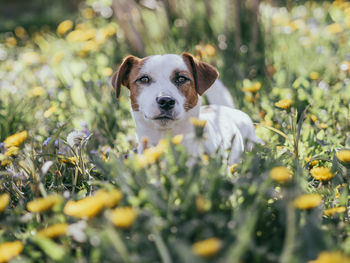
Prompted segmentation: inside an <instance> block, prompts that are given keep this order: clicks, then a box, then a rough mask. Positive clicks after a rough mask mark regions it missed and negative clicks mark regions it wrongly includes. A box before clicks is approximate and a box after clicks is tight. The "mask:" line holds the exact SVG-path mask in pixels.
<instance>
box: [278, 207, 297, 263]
mask: <svg viewBox="0 0 350 263" xmlns="http://www.w3.org/2000/svg"><path fill="white" fill-rule="evenodd" d="M286 210H287V222H286V224H287V230H286V238H285V240H284V245H283V250H282V253H281V257H280V260H279V262H281V263H288V262H291V259H292V255H293V250H294V242H295V233H296V226H295V220H296V213H295V208H294V206H293V203H292V202H289V203H288V205H287V209H286Z"/></svg>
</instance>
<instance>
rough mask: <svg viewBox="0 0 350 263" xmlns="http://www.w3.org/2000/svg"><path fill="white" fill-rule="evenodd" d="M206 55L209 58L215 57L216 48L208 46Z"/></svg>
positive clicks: (205, 47)
mask: <svg viewBox="0 0 350 263" xmlns="http://www.w3.org/2000/svg"><path fill="white" fill-rule="evenodd" d="M204 50H205V53H206V54H207V55H208V57H212V56H215V54H216V48H215V46H214V45H210V44H206V45H205V46H204Z"/></svg>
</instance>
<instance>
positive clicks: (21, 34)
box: [15, 26, 26, 38]
mask: <svg viewBox="0 0 350 263" xmlns="http://www.w3.org/2000/svg"><path fill="white" fill-rule="evenodd" d="M15 34H16V36H17V37H19V38H22V37H24V35H25V34H26V30H25V29H24V28H23V27H22V26H18V27H16V28H15Z"/></svg>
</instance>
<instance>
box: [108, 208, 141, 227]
mask: <svg viewBox="0 0 350 263" xmlns="http://www.w3.org/2000/svg"><path fill="white" fill-rule="evenodd" d="M136 216H137V213H136V211H135V209H133V208H132V207H130V206H125V207H118V208H115V209H114V210H113V211H112V213H111V215H110V218H109V220H110V221H111V222H112V223H113V224H114V225H115V226H117V227H121V228H129V227H130V226H131V225H132V224H133V223H134V221H135V219H136Z"/></svg>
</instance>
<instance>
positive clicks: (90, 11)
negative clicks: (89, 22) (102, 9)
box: [82, 7, 94, 19]
mask: <svg viewBox="0 0 350 263" xmlns="http://www.w3.org/2000/svg"><path fill="white" fill-rule="evenodd" d="M82 16H83V17H84V18H86V19H91V18H93V17H94V10H93V9H92V8H90V7H88V8H85V9H84V10H83V11H82Z"/></svg>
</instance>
